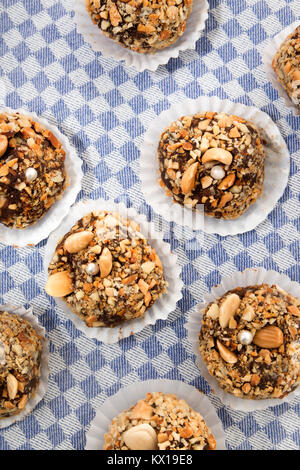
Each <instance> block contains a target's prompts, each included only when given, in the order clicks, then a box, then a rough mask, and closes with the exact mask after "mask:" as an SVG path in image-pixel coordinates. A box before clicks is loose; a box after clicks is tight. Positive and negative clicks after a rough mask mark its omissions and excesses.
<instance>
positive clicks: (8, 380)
mask: <svg viewBox="0 0 300 470" xmlns="http://www.w3.org/2000/svg"><path fill="white" fill-rule="evenodd" d="M41 355H42V341H41V337H40V336H39V335H38V334H37V332H36V331H35V329H34V328H33V327H32V326H31V325H30V323H29V322H28V321H27V320H25V319H23V318H22V317H20V316H18V315H14V314H10V313H8V312H0V418H7V417H9V416H12V415H16V414H18V413H20V412H21V411H22V410H24V408H25V407H26V404H27V402H28V400H29V399H30V398H31V397H33V396H34V395H35V393H36V391H37V389H38V386H39V382H40V364H41Z"/></svg>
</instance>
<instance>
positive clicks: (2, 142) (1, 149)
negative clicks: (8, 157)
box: [0, 134, 8, 158]
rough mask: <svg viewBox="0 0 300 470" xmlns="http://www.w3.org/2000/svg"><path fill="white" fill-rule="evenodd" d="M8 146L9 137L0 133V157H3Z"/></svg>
mask: <svg viewBox="0 0 300 470" xmlns="http://www.w3.org/2000/svg"><path fill="white" fill-rule="evenodd" d="M7 147H8V139H7V137H6V135H3V134H0V158H1V157H3V155H4V154H5V152H6V150H7Z"/></svg>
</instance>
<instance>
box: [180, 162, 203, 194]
mask: <svg viewBox="0 0 300 470" xmlns="http://www.w3.org/2000/svg"><path fill="white" fill-rule="evenodd" d="M198 166H199V162H195V163H193V164H192V165H191V166H189V167H188V169H187V170H185V172H184V173H183V176H182V180H181V190H182V192H183V194H188V193H190V192H191V191H192V190H193V189H194V187H195V180H196V175H197V170H198Z"/></svg>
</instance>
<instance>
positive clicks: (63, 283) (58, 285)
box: [45, 271, 73, 297]
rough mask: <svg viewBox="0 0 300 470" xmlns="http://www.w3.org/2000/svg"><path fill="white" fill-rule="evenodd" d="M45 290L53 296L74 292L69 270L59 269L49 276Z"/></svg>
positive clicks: (63, 295) (62, 295)
mask: <svg viewBox="0 0 300 470" xmlns="http://www.w3.org/2000/svg"><path fill="white" fill-rule="evenodd" d="M45 290H46V292H47V294H48V295H51V296H52V297H65V295H68V294H71V292H73V284H72V279H71V277H70V273H69V272H68V271H59V272H57V273H55V274H51V276H49V278H48V281H47V284H46V287H45Z"/></svg>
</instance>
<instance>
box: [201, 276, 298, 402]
mask: <svg viewBox="0 0 300 470" xmlns="http://www.w3.org/2000/svg"><path fill="white" fill-rule="evenodd" d="M228 299H229V300H230V299H239V300H238V301H237V300H236V303H235V304H234V305H233V303H232V308H231V305H229V304H230V302H229V301H228ZM299 305H300V302H299V300H298V299H296V298H295V297H293V296H291V295H290V294H288V293H286V292H284V291H283V290H281V289H279V288H278V287H277V286H275V285H274V286H269V285H267V284H262V285H256V286H248V287H238V288H237V289H234V290H232V291H230V292H227V293H226V294H224V295H223V296H222V297H220V298H218V299H216V300H215V301H214V302H213V303H211V304H209V305H208V306H207V307H206V308H205V309H203V310H202V314H203V315H202V328H201V331H200V334H199V349H200V352H201V355H202V357H203V360H204V362H205V363H206V366H207V368H208V370H209V373H210V374H211V375H213V376H214V377H215V378H216V380H217V381H218V383H219V386H220V387H221V388H223V389H224V390H225V391H226V392H228V393H232V394H234V395H235V396H237V397H241V398H249V399H267V398H279V397H284V396H285V395H286V394H288V393H290V392H291V391H293V390H294V389H295V388H296V387H297V385H299V382H300V346H299V344H300V317H299V316H297V315H294V313H295V312H296V311H297V308H298V307H299ZM224 306H225V307H226V308H225V310H224ZM222 307H223V309H222ZM227 307H228V308H227ZM222 312H223V313H222ZM224 312H225V314H224ZM222 315H224V318H223V317H222ZM228 321H229V323H228ZM241 335H247V341H242V340H241ZM248 337H249V341H248Z"/></svg>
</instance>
